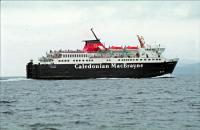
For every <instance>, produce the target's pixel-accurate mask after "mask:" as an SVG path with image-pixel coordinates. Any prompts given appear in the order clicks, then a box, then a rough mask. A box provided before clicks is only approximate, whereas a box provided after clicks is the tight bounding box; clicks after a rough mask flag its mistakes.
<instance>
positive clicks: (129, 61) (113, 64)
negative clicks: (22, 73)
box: [26, 29, 179, 79]
mask: <svg viewBox="0 0 200 130" xmlns="http://www.w3.org/2000/svg"><path fill="white" fill-rule="evenodd" d="M91 32H92V33H93V35H94V37H95V40H85V41H84V42H85V46H84V47H83V49H81V50H80V49H77V50H69V49H67V50H50V51H48V52H47V53H46V55H45V56H42V57H40V58H39V60H38V61H37V62H34V61H33V60H31V61H30V62H28V63H27V65H26V75H27V78H31V79H90V78H149V77H156V76H162V75H165V74H171V73H172V72H173V70H174V68H175V66H176V64H177V62H178V60H179V59H178V58H173V59H168V58H165V57H164V56H163V55H162V54H163V52H164V50H165V48H163V47H161V46H160V45H157V46H154V47H153V46H151V45H148V44H145V41H144V38H143V37H142V36H139V35H137V38H138V41H139V46H134V45H132V46H109V47H106V46H105V45H104V44H103V43H102V42H101V41H100V39H99V38H98V37H97V36H96V34H95V33H94V31H93V29H91Z"/></svg>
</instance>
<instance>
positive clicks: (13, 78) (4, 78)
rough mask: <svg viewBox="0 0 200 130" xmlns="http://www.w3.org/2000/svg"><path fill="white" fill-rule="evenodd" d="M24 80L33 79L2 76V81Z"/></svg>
mask: <svg viewBox="0 0 200 130" xmlns="http://www.w3.org/2000/svg"><path fill="white" fill-rule="evenodd" d="M23 80H31V79H27V78H25V77H1V78H0V82H12V81H23Z"/></svg>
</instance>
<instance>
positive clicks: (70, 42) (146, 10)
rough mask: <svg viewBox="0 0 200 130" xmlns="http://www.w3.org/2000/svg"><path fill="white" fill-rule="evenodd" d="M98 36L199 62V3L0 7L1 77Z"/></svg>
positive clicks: (4, 4) (108, 42)
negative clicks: (54, 51) (158, 47)
mask: <svg viewBox="0 0 200 130" xmlns="http://www.w3.org/2000/svg"><path fill="white" fill-rule="evenodd" d="M91 27H93V28H94V31H95V32H96V34H97V36H98V37H99V38H100V39H101V40H102V42H104V43H105V44H106V46H109V45H138V41H137V38H136V35H137V34H140V35H143V36H144V38H145V41H146V43H148V44H154V43H155V42H156V43H160V44H161V46H164V47H166V52H165V53H164V54H165V56H166V57H179V58H181V62H184V61H191V62H200V59H199V56H200V2H198V1H193V2H184V1H182V2H162V1H159V2H155V1H150V2H146V1H142V2H139V1H135V2H131V1H126V2H122V1H120V2H117V1H115V2H114V1H110V2H103V1H98V2H89V1H85V2H80V1H78V2H69V1H59V2H55V1H46V2H45V1H37V2H25V1H21V2H20V1H18V2H14V1H11V2H5V1H3V2H1V75H2V76H14V75H25V65H26V63H27V62H28V61H29V60H30V59H31V58H32V59H34V60H37V58H38V57H40V56H42V55H44V54H45V53H46V51H49V50H50V49H82V47H83V45H84V43H83V42H82V40H85V39H94V38H93V35H92V34H91V32H90V28H91Z"/></svg>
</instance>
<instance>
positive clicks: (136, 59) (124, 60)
mask: <svg viewBox="0 0 200 130" xmlns="http://www.w3.org/2000/svg"><path fill="white" fill-rule="evenodd" d="M147 60H148V61H154V60H161V59H118V61H147ZM81 61H82V62H90V61H93V59H90V60H73V62H81ZM106 61H111V60H110V59H107V60H106ZM58 62H69V60H58Z"/></svg>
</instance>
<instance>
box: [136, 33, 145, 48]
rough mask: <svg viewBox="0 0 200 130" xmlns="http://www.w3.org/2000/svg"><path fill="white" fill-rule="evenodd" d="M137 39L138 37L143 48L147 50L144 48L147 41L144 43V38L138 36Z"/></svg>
mask: <svg viewBox="0 0 200 130" xmlns="http://www.w3.org/2000/svg"><path fill="white" fill-rule="evenodd" d="M137 37H138V40H139V42H140V46H141V48H145V47H144V44H145V41H144V38H143V36H139V35H137Z"/></svg>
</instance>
